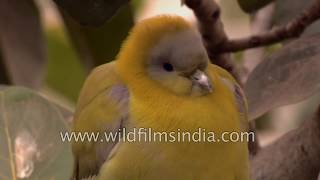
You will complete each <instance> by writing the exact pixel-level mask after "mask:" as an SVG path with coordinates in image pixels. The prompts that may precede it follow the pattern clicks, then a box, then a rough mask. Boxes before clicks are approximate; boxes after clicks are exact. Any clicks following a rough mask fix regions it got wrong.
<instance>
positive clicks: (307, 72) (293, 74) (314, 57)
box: [245, 35, 320, 119]
mask: <svg viewBox="0 0 320 180" xmlns="http://www.w3.org/2000/svg"><path fill="white" fill-rule="evenodd" d="M319 59H320V35H317V36H310V37H305V38H301V39H299V40H296V41H294V42H292V43H290V44H288V45H286V46H285V47H283V48H282V49H280V50H279V51H277V52H275V53H274V54H272V55H271V56H270V57H268V58H266V59H265V60H264V61H263V62H262V63H260V64H259V65H258V66H257V67H256V69H254V70H253V72H252V73H251V75H250V76H249V79H248V81H247V83H246V84H245V92H246V94H247V97H248V103H249V116H250V119H254V118H256V117H258V116H260V115H262V114H264V113H265V112H267V111H269V110H271V109H273V108H275V107H279V106H282V105H287V104H292V103H296V102H299V101H301V100H304V99H306V98H308V97H310V96H311V95H313V94H314V93H317V92H320V60H319Z"/></svg>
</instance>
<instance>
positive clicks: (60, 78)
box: [46, 28, 86, 102]
mask: <svg viewBox="0 0 320 180" xmlns="http://www.w3.org/2000/svg"><path fill="white" fill-rule="evenodd" d="M46 37H47V43H48V44H47V47H48V55H49V56H48V57H49V62H48V72H47V76H46V84H47V85H48V86H49V87H50V88H51V89H54V90H55V91H56V92H58V93H59V94H62V95H63V96H65V97H67V99H68V100H71V101H72V102H76V100H77V98H78V95H79V92H80V89H81V87H82V84H83V82H84V80H85V77H86V71H85V68H84V66H83V64H82V63H81V62H80V61H79V57H78V56H77V53H76V52H75V50H74V48H72V44H70V42H69V41H68V38H67V37H66V35H65V33H64V32H63V31H62V30H61V29H57V28H50V29H48V30H47V33H46Z"/></svg>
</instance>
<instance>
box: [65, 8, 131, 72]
mask: <svg viewBox="0 0 320 180" xmlns="http://www.w3.org/2000/svg"><path fill="white" fill-rule="evenodd" d="M63 17H64V20H65V24H66V26H67V28H68V31H69V35H70V37H71V40H72V42H73V44H74V45H75V47H76V49H77V50H78V53H79V55H80V57H81V59H82V60H84V62H85V64H86V67H88V68H89V69H90V68H92V67H94V66H97V65H100V64H103V63H106V62H108V61H112V60H114V58H115V57H116V55H117V54H118V52H119V49H120V47H121V44H122V42H123V41H124V40H125V38H126V37H127V35H128V32H129V31H130V29H131V27H132V26H133V12H132V8H131V6H130V5H126V6H125V7H124V8H122V9H121V10H120V12H119V13H118V14H117V15H115V16H114V17H113V18H112V20H111V21H109V22H106V23H104V24H103V25H102V26H100V27H84V26H81V25H79V24H78V23H77V22H75V21H73V19H71V18H70V17H69V16H68V15H67V14H64V16H63Z"/></svg>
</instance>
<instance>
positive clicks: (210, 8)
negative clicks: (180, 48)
mask: <svg viewBox="0 0 320 180" xmlns="http://www.w3.org/2000/svg"><path fill="white" fill-rule="evenodd" d="M184 3H185V4H186V5H187V6H188V7H189V8H190V9H192V10H193V12H194V14H195V16H196V17H197V20H198V25H199V30H200V32H201V35H202V38H203V40H204V44H205V47H206V49H207V51H208V55H209V57H210V59H211V61H212V63H214V64H217V65H219V66H221V67H223V68H224V69H226V70H227V71H229V72H230V73H231V74H232V75H233V76H234V77H235V78H236V79H238V80H239V75H238V73H237V70H236V68H235V66H234V64H233V62H232V61H231V58H230V55H229V54H217V53H215V52H214V51H211V50H212V49H215V47H217V46H219V45H220V44H222V43H224V42H226V41H227V39H228V38H227V35H226V33H225V31H224V28H223V24H222V22H221V19H220V7H219V5H218V4H217V3H216V2H215V1H214V0H184Z"/></svg>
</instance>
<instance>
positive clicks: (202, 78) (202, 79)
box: [191, 70, 212, 92]
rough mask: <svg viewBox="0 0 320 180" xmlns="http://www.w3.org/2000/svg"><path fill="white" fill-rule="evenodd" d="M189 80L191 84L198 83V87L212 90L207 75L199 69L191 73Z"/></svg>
mask: <svg viewBox="0 0 320 180" xmlns="http://www.w3.org/2000/svg"><path fill="white" fill-rule="evenodd" d="M191 80H192V83H193V84H196V85H198V86H199V87H200V88H202V89H204V90H206V91H208V92H212V84H211V82H210V79H209V78H208V76H207V75H206V74H205V73H204V72H203V71H201V70H197V71H196V72H194V73H193V74H192V75H191Z"/></svg>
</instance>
